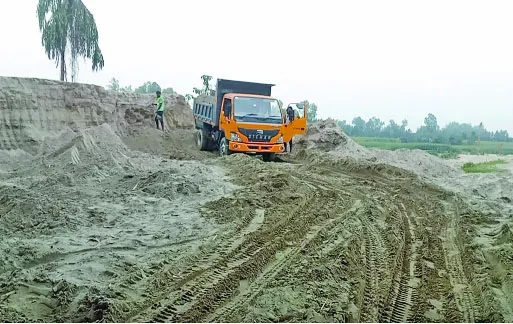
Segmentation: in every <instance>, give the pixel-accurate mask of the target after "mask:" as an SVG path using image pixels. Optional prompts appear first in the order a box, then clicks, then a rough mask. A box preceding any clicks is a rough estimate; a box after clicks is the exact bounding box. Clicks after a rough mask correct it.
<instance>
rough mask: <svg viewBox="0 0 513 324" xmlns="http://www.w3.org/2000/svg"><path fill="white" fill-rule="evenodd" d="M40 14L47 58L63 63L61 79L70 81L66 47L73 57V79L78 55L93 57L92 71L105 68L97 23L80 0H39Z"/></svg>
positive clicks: (43, 43) (58, 63)
mask: <svg viewBox="0 0 513 324" xmlns="http://www.w3.org/2000/svg"><path fill="white" fill-rule="evenodd" d="M37 16H38V20H39V30H40V31H41V35H42V37H41V40H42V45H43V46H44V48H45V52H46V54H47V55H48V58H49V59H51V60H55V64H56V66H59V65H60V67H61V77H60V79H61V81H67V68H66V51H67V50H69V52H70V56H71V81H72V82H74V81H75V78H76V76H77V74H78V63H77V59H78V58H79V57H84V58H89V59H91V61H92V70H93V71H98V70H101V69H102V68H103V66H104V64H105V62H104V59H103V54H102V52H101V50H100V47H99V45H98V30H97V28H96V23H95V21H94V17H93V15H92V14H91V13H90V12H89V10H88V9H87V7H86V6H85V5H84V3H83V2H82V1H81V0H39V3H38V5H37Z"/></svg>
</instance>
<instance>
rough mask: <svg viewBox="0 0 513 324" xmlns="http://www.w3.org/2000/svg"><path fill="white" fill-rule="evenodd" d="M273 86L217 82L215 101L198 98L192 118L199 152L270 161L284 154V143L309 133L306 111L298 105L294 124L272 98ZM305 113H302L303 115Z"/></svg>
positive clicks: (243, 82) (195, 101)
mask: <svg viewBox="0 0 513 324" xmlns="http://www.w3.org/2000/svg"><path fill="white" fill-rule="evenodd" d="M273 86H274V84H266V83H255V82H245V81H234V80H225V79H218V80H217V87H216V94H217V96H216V99H215V100H213V101H215V102H212V101H210V102H209V101H208V100H205V98H201V97H200V98H196V99H195V100H194V105H193V115H194V120H195V125H196V144H197V146H198V147H199V149H200V150H205V151H206V150H208V151H214V150H218V151H219V154H220V155H221V156H223V155H229V154H232V153H234V152H241V153H252V154H257V155H262V158H263V160H264V161H271V160H273V159H274V157H275V156H276V154H281V153H284V152H285V146H284V143H285V142H289V141H291V140H292V138H293V136H294V135H298V134H305V132H306V107H303V106H302V105H299V104H294V105H295V108H296V109H295V111H296V114H295V116H294V118H293V119H292V120H289V119H288V118H286V116H285V115H284V114H283V112H282V109H281V107H280V104H279V101H278V100H277V99H275V98H273V97H271V88H272V87H273ZM301 110H302V113H301Z"/></svg>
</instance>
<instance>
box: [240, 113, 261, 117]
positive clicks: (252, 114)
mask: <svg viewBox="0 0 513 324" xmlns="http://www.w3.org/2000/svg"><path fill="white" fill-rule="evenodd" d="M247 116H258V114H254V113H251V114H245V115H244V116H242V117H247Z"/></svg>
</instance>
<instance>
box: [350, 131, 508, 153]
mask: <svg viewBox="0 0 513 324" xmlns="http://www.w3.org/2000/svg"><path fill="white" fill-rule="evenodd" d="M352 138H353V140H354V141H355V142H356V143H358V144H360V145H362V146H365V147H375V148H380V149H383V150H398V149H410V150H413V149H419V150H424V151H427V152H428V153H431V154H434V155H438V156H440V157H442V158H451V157H455V156H456V155H457V154H460V153H469V154H478V153H485V154H513V142H491V141H482V142H481V144H480V146H479V148H478V145H477V143H476V144H461V145H450V144H438V143H417V142H411V143H401V140H400V139H398V138H374V137H358V136H355V137H352Z"/></svg>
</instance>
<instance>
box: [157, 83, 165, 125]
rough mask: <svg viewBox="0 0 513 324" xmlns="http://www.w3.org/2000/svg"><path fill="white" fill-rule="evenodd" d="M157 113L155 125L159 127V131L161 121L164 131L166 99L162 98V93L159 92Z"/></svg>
mask: <svg viewBox="0 0 513 324" xmlns="http://www.w3.org/2000/svg"><path fill="white" fill-rule="evenodd" d="M155 106H157V111H156V112H155V124H156V125H157V129H159V121H160V125H161V126H162V130H164V97H162V93H161V92H160V90H159V91H157V103H156V104H155Z"/></svg>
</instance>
